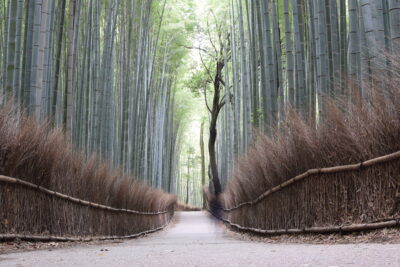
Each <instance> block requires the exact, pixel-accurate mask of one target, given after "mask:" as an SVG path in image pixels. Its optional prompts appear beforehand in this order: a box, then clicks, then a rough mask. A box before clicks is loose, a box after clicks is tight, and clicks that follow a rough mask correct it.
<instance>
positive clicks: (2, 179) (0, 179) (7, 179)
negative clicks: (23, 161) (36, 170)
mask: <svg viewBox="0 0 400 267" xmlns="http://www.w3.org/2000/svg"><path fill="white" fill-rule="evenodd" d="M1 182H3V183H8V184H19V185H22V186H24V187H28V188H31V189H36V190H39V191H40V192H43V193H45V194H47V195H52V196H54V197H57V198H61V199H65V200H67V201H70V202H74V203H77V204H80V205H83V206H88V207H92V208H97V209H103V210H109V211H115V212H125V213H133V214H139V215H160V214H165V213H169V212H170V211H168V210H165V211H157V212H146V211H137V210H128V209H118V208H113V207H110V206H106V205H102V204H98V203H93V202H90V201H86V200H82V199H79V198H75V197H71V196H68V195H64V194H62V193H59V192H56V191H53V190H50V189H47V188H44V187H42V186H39V185H35V184H32V183H29V182H27V181H23V180H20V179H17V178H13V177H8V176H3V175H0V183H1ZM0 239H1V238H0Z"/></svg>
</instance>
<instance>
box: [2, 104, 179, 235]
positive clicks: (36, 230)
mask: <svg viewBox="0 0 400 267" xmlns="http://www.w3.org/2000/svg"><path fill="white" fill-rule="evenodd" d="M0 175H1V176H0V239H11V238H15V237H19V238H25V239H43V240H46V239H53V240H67V239H68V238H69V239H71V240H73V239H81V238H93V237H94V238H111V237H122V236H127V237H129V236H131V237H133V236H136V235H138V234H142V233H146V232H149V231H155V230H158V229H161V228H162V227H163V226H164V225H166V224H167V223H168V222H169V220H170V218H171V217H172V216H173V210H174V204H175V203H176V197H175V196H173V195H169V194H165V193H164V192H162V191H160V190H155V189H152V188H150V187H148V186H146V185H145V184H143V183H141V182H139V181H137V180H135V179H134V178H133V177H129V176H126V175H124V174H123V173H122V172H121V171H120V170H112V169H110V168H109V166H108V165H107V164H106V163H104V162H101V161H100V160H99V159H98V158H96V156H95V155H93V156H92V157H91V158H90V159H86V156H85V155H84V154H83V153H81V152H79V151H77V150H75V149H73V148H72V146H71V145H69V143H68V142H67V141H66V140H65V138H64V137H63V135H62V133H61V132H60V131H59V130H51V129H50V128H49V127H48V126H46V125H45V124H40V125H39V124H38V123H37V122H36V121H34V120H33V119H30V118H27V117H25V116H17V115H15V111H14V110H13V109H12V108H10V107H9V106H8V107H6V108H3V109H2V110H1V111H0ZM11 177H13V178H11ZM66 237H68V238H66Z"/></svg>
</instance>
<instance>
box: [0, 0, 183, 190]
mask: <svg viewBox="0 0 400 267" xmlns="http://www.w3.org/2000/svg"><path fill="white" fill-rule="evenodd" d="M168 5H169V3H167V1H148V0H132V1H128V0H127V1H119V0H59V1H52V0H32V1H25V0H7V1H1V2H0V10H1V12H0V58H1V59H2V60H1V62H0V72H1V75H0V84H1V90H2V93H1V94H0V96H1V103H3V104H4V103H6V102H8V101H13V102H14V103H15V105H16V106H17V107H19V110H20V111H24V112H26V113H28V114H29V115H31V116H35V117H36V118H37V119H38V120H47V121H48V122H49V123H50V124H51V125H53V126H55V127H60V128H63V129H64V132H65V134H66V135H67V137H68V138H69V139H70V140H72V141H73V143H74V144H75V146H76V147H78V148H80V149H82V150H84V151H85V152H86V153H87V154H88V155H89V154H91V153H93V152H95V153H97V154H99V155H100V156H101V157H102V158H103V159H104V160H107V161H109V162H111V163H112V164H113V166H116V167H118V166H122V168H123V169H124V171H125V172H127V173H132V174H134V175H136V176H137V177H141V178H142V179H144V180H146V181H147V183H148V184H149V185H152V186H154V187H158V188H163V189H164V190H166V191H170V192H173V191H175V189H174V188H175V186H176V183H175V169H176V166H177V158H176V154H177V153H176V151H175V150H176V148H177V137H178V132H179V121H178V120H176V119H175V116H174V112H175V109H174V93H173V90H172V88H173V86H174V83H175V80H174V79H175V74H176V72H177V67H178V66H179V64H180V59H181V58H182V57H183V54H184V53H185V51H184V50H182V49H181V50H179V47H177V45H176V43H175V40H176V39H179V38H181V39H182V38H183V37H182V36H181V35H182V34H184V29H179V30H178V31H177V30H176V29H173V28H171V27H169V28H168V27H163V24H164V23H169V24H171V23H174V22H176V20H179V19H180V17H179V16H177V15H176V14H177V13H175V14H174V16H175V17H174V16H173V15H171V14H167V13H168V12H166V9H169V8H171V7H170V6H168ZM182 12H185V10H182ZM173 32H174V33H173ZM177 32H178V33H177ZM11 99H12V100H11Z"/></svg>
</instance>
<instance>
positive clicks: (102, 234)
mask: <svg viewBox="0 0 400 267" xmlns="http://www.w3.org/2000/svg"><path fill="white" fill-rule="evenodd" d="M174 204H175V203H172V204H171V205H170V204H167V205H168V206H166V207H165V210H157V208H156V207H154V205H152V204H148V205H147V204H146V205H144V206H145V207H149V209H150V207H152V208H151V209H153V210H155V211H139V210H129V209H122V208H114V207H110V206H106V205H102V204H98V203H93V202H90V201H86V200H82V199H78V198H75V197H71V196H68V195H65V194H61V193H59V192H56V191H53V190H49V189H47V188H44V187H42V186H38V185H35V184H32V183H29V182H26V181H23V180H20V179H17V178H12V177H7V176H0V240H10V239H16V238H18V239H21V240H35V241H91V240H105V239H126V238H134V237H138V236H141V235H144V234H148V233H152V232H155V231H158V230H161V229H163V228H164V227H165V226H166V225H168V223H169V222H170V220H171V218H172V216H173V213H174ZM157 205H158V204H157ZM160 208H161V207H160Z"/></svg>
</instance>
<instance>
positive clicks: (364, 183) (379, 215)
mask: <svg viewBox="0 0 400 267" xmlns="http://www.w3.org/2000/svg"><path fill="white" fill-rule="evenodd" d="M306 178H307V179H306ZM213 203H214V204H216V205H215V206H212V205H213ZM208 206H209V208H211V211H210V212H211V213H212V214H213V215H214V216H215V217H217V218H219V219H220V220H222V221H223V222H225V223H227V224H229V225H230V226H232V227H234V228H236V229H239V230H243V231H251V232H255V233H260V234H291V233H330V232H351V231H361V230H373V229H379V228H384V227H394V226H399V225H400V151H398V152H395V153H391V154H388V155H385V156H381V157H377V158H374V159H371V160H367V161H364V162H361V163H358V164H351V165H343V166H336V167H329V168H320V169H311V170H308V171H307V172H305V173H303V174H300V175H298V176H296V177H294V178H292V179H289V180H287V181H285V182H284V183H282V184H280V185H278V186H275V187H273V188H271V189H269V190H267V191H265V192H264V193H262V194H261V195H259V196H258V197H257V198H255V199H253V200H251V201H246V202H242V203H240V204H237V205H234V206H232V207H224V203H223V202H222V204H218V203H215V202H214V201H213V200H212V199H208Z"/></svg>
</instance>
